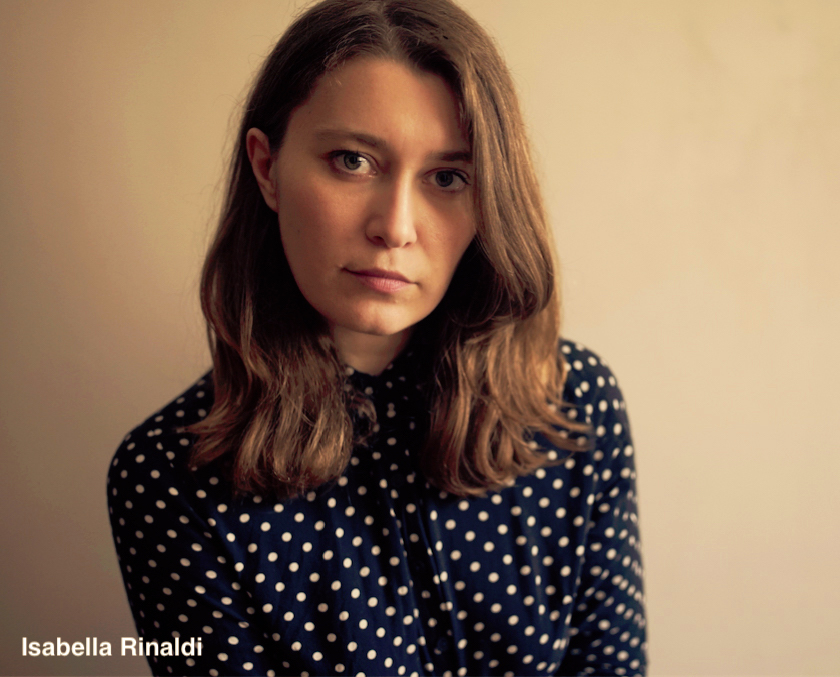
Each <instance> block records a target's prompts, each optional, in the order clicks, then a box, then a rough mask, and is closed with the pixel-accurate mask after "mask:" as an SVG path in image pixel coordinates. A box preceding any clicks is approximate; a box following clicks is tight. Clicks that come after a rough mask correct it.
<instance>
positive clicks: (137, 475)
mask: <svg viewBox="0 0 840 677" xmlns="http://www.w3.org/2000/svg"><path fill="white" fill-rule="evenodd" d="M212 405H213V381H212V372H208V373H207V374H205V375H204V376H203V377H201V378H200V379H199V380H198V381H196V382H195V383H194V384H193V385H192V386H190V387H189V388H188V389H187V390H186V391H184V392H183V393H182V394H181V395H179V396H178V397H177V398H175V399H174V400H172V401H171V402H170V403H169V404H167V405H166V406H164V407H163V408H162V409H160V410H158V411H157V412H155V413H154V414H152V415H151V416H149V418H147V419H146V420H145V421H143V423H141V424H140V425H138V426H137V427H136V428H134V429H133V430H132V431H131V432H129V433H128V435H126V436H125V437H124V438H123V441H122V443H121V444H120V446H119V448H118V449H117V451H116V453H115V454H114V456H113V458H112V460H111V465H110V468H109V470H108V503H109V506H110V508H111V514H112V515H114V513H115V511H117V512H119V511H122V510H123V509H124V508H125V500H126V499H125V497H126V496H132V495H133V496H135V500H136V499H140V500H141V501H142V498H141V497H142V495H143V494H148V495H147V496H145V497H144V498H146V499H151V498H153V497H154V496H155V495H156V494H170V495H176V493H177V487H178V486H179V485H183V484H184V483H185V482H188V481H189V476H190V474H191V473H190V472H189V468H188V462H189V457H190V452H191V450H192V444H193V440H194V436H193V435H192V434H191V433H189V432H187V431H186V428H187V427H188V426H190V425H192V424H193V423H196V422H198V421H200V420H201V419H202V418H204V417H205V416H207V413H208V412H209V411H210V408H211V407H212ZM173 492H175V493H173ZM129 502H130V500H129Z"/></svg>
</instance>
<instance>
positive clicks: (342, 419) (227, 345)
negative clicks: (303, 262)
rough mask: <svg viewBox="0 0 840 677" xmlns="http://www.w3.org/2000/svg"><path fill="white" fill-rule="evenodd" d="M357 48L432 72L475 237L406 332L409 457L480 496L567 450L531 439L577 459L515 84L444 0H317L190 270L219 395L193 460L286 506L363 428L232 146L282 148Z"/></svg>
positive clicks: (272, 76)
mask: <svg viewBox="0 0 840 677" xmlns="http://www.w3.org/2000/svg"><path fill="white" fill-rule="evenodd" d="M359 56H368V57H380V58H388V59H394V60H397V61H399V62H401V63H407V64H410V65H412V66H413V67H415V68H418V69H420V70H422V71H425V72H429V73H432V74H435V75H438V76H439V77H441V78H443V79H444V80H445V81H446V82H447V83H448V85H449V86H450V88H451V90H452V92H453V94H454V96H455V98H456V100H457V103H458V106H459V110H460V117H461V125H462V127H463V130H464V133H465V135H466V137H467V139H468V140H469V142H470V145H471V148H472V154H473V162H474V165H475V181H474V200H475V205H474V206H475V213H476V224H477V225H476V236H475V238H474V240H473V242H472V244H471V245H470V247H469V248H468V249H467V251H466V253H465V255H464V257H463V258H462V260H461V262H460V264H459V266H458V269H457V270H456V273H455V275H454V277H453V281H452V283H451V285H450V288H449V290H448V292H447V294H446V295H445V297H444V299H443V300H442V301H441V304H440V305H439V306H438V308H437V309H436V310H435V311H434V312H433V313H432V315H431V316H430V317H429V318H427V319H426V320H424V321H423V322H422V323H421V326H420V327H418V329H417V331H420V332H423V333H424V337H423V340H424V342H425V343H426V345H427V346H431V349H430V350H429V353H430V361H431V364H430V367H431V370H430V372H429V373H431V374H432V375H433V377H432V378H431V379H430V382H429V383H428V384H427V387H426V394H427V397H428V406H429V420H428V429H427V430H426V431H425V434H426V440H425V446H424V448H423V451H422V455H421V460H420V463H421V470H422V472H423V473H424V475H425V477H426V479H427V480H428V481H430V482H431V483H432V484H434V485H435V486H437V487H439V488H440V489H442V490H445V491H447V492H450V493H453V494H455V495H459V496H469V495H481V494H484V493H485V492H486V491H487V490H490V489H499V488H502V487H504V486H506V485H509V484H510V483H511V482H512V481H514V480H515V478H516V477H517V476H520V475H524V474H528V473H530V472H532V471H534V470H535V469H536V468H538V467H540V466H543V465H546V464H550V463H553V462H557V461H558V460H562V459H559V455H558V454H557V452H556V451H555V450H553V449H551V450H547V449H546V445H545V444H542V445H538V444H536V443H535V441H534V439H535V436H537V435H542V437H543V438H544V442H546V443H547V445H548V446H549V447H554V448H559V449H565V450H569V451H574V450H575V449H579V448H580V446H581V444H580V441H581V439H583V438H582V437H581V434H582V433H585V432H586V426H584V425H582V424H581V423H579V422H576V421H575V420H573V416H574V415H572V416H571V417H570V416H569V415H567V414H566V413H565V412H566V409H565V407H564V404H563V402H562V401H561V394H562V392H563V384H564V380H565V374H566V370H567V367H566V364H565V362H564V360H563V358H562V355H561V353H560V351H559V350H558V341H559V336H560V326H559V325H560V319H559V295H558V289H557V284H556V274H555V270H556V266H555V261H554V256H553V248H552V243H551V237H550V235H549V229H548V226H547V223H546V218H545V213H544V209H543V205H542V198H541V195H540V190H539V186H538V184H537V180H536V177H535V176H534V172H533V167H532V163H531V159H530V152H529V146H528V141H527V138H526V135H525V129H524V125H523V121H522V116H521V113H520V111H519V105H518V102H517V98H516V93H515V91H514V87H513V82H512V80H511V77H510V74H509V72H508V70H507V68H506V66H505V64H504V61H503V60H502V58H501V57H500V55H499V53H498V51H497V50H496V48H495V46H494V44H493V41H492V40H491V39H490V37H489V36H488V35H487V34H486V33H485V32H484V30H483V29H482V28H481V27H480V26H479V25H478V23H477V22H476V21H475V20H473V19H472V18H471V17H470V16H469V15H468V14H466V13H465V12H464V11H463V10H462V9H460V8H459V7H458V6H457V5H455V4H454V3H453V2H451V1H450V0H326V1H325V2H321V3H319V4H317V5H315V6H314V7H311V8H310V9H309V10H307V11H306V12H305V13H303V14H302V15H301V16H299V17H298V18H297V19H296V20H295V21H294V23H293V24H292V25H291V26H290V27H289V29H288V30H287V31H286V33H285V34H284V35H283V36H282V38H281V39H280V41H279V42H278V43H277V45H276V46H275V48H274V50H273V51H272V52H271V54H270V56H269V57H268V58H267V60H266V61H265V63H264V64H263V66H262V70H261V71H260V74H259V76H258V77H257V79H256V82H255V84H254V86H253V88H252V90H251V93H250V95H249V97H248V101H247V104H246V106H245V113H244V115H243V118H242V124H241V126H240V129H239V134H238V139H237V142H236V146H235V150H234V153H233V157H232V161H231V165H230V178H229V185H228V189H227V198H226V201H225V204H224V207H223V212H222V215H221V219H220V223H219V227H218V231H217V232H216V235H215V239H214V241H213V243H212V245H211V247H210V250H209V252H208V254H207V259H206V261H205V264H204V269H203V273H202V281H201V305H202V310H203V312H204V316H205V318H206V320H207V327H208V337H209V340H210V347H211V351H212V355H213V381H214V386H215V402H214V405H213V407H212V409H211V411H210V413H209V415H208V416H207V417H206V418H205V419H204V420H202V421H200V422H199V423H197V424H195V425H193V426H192V427H191V428H190V430H191V431H192V432H193V433H196V435H197V440H196V444H195V446H194V451H193V455H192V463H193V464H194V465H196V466H200V465H203V464H205V463H208V462H210V461H213V460H214V459H217V458H219V457H222V456H224V457H225V458H226V460H227V462H229V464H230V468H231V474H232V479H233V484H234V487H235V488H236V490H238V491H240V492H247V493H263V492H271V493H274V494H275V495H277V496H279V497H280V498H287V497H292V496H296V495H299V494H301V493H302V492H305V491H307V490H309V489H312V488H315V487H317V486H319V485H321V484H324V483H326V482H330V481H332V480H335V479H337V478H338V477H339V476H340V475H341V474H342V472H343V471H344V469H345V468H346V466H347V464H348V462H349V460H350V456H351V453H352V449H353V446H354V445H355V444H359V443H363V441H364V437H365V434H366V432H367V431H369V430H370V423H371V422H372V419H373V418H374V417H375V412H374V410H373V407H372V406H371V405H370V403H369V402H367V401H366V398H365V397H364V395H363V394H361V393H358V392H356V391H355V390H354V389H353V388H352V387H349V388H348V387H347V377H346V375H345V374H346V370H345V367H344V365H342V364H341V362H340V360H339V358H338V356H337V353H336V350H335V346H334V344H333V342H332V339H331V337H330V334H329V331H328V329H327V327H326V324H325V322H324V320H323V318H321V317H320V316H319V315H318V313H317V312H316V311H315V310H314V309H313V308H312V307H311V306H310V305H309V304H308V303H307V302H306V300H305V299H304V298H303V296H302V295H301V293H300V291H299V290H298V288H297V285H296V283H295V281H294V278H293V277H292V274H291V272H290V270H289V266H288V263H287V261H286V258H285V255H284V253H283V247H282V244H281V241H280V232H279V227H278V223H277V215H276V213H275V212H274V211H272V210H271V209H269V207H268V206H267V205H266V203H265V201H264V200H263V197H262V195H261V194H260V191H259V188H258V186H257V182H256V180H255V178H254V175H253V173H252V170H251V165H250V163H249V160H248V155H247V150H246V142H245V140H246V134H247V132H248V130H249V129H251V128H252V127H256V128H258V129H260V130H262V131H263V132H264V133H265V134H266V135H267V137H268V139H269V143H270V147H271V151H272V152H277V150H278V149H279V148H280V145H281V144H282V142H283V136H284V134H285V131H286V127H287V124H288V121H289V117H290V115H291V114H292V112H293V111H294V110H295V108H296V107H297V106H299V105H301V104H302V103H304V102H305V101H306V100H307V98H308V97H309V95H310V93H311V92H312V89H313V87H314V86H315V85H316V83H317V81H318V78H319V77H320V76H322V75H323V74H325V73H327V72H330V71H331V70H333V69H335V68H337V67H339V66H341V65H342V64H344V63H346V62H347V61H348V60H350V59H353V58H356V57H359ZM416 333H417V332H415V334H416ZM365 423H367V425H365ZM572 432H574V433H575V434H570V433H572Z"/></svg>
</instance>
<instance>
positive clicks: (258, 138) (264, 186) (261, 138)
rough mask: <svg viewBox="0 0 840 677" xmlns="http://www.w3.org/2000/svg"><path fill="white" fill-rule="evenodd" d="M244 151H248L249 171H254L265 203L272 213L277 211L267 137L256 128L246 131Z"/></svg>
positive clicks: (271, 160)
mask: <svg viewBox="0 0 840 677" xmlns="http://www.w3.org/2000/svg"><path fill="white" fill-rule="evenodd" d="M245 149H246V150H247V151H248V160H249V161H250V163H251V169H252V170H253V171H254V178H256V179H257V185H258V186H259V187H260V192H261V193H262V196H263V199H264V200H265V203H266V204H267V205H268V206H269V208H270V209H271V210H272V211H275V212H276V211H277V193H276V191H275V188H276V186H275V185H274V180H275V177H274V172H272V171H271V168H272V166H273V164H274V158H272V157H271V147H270V144H269V142H268V137H267V136H266V135H265V134H264V133H263V132H262V131H261V130H259V129H257V128H256V127H252V128H251V129H249V130H248V133H247V134H246V136H245Z"/></svg>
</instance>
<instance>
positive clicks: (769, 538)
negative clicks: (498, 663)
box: [0, 0, 840, 675]
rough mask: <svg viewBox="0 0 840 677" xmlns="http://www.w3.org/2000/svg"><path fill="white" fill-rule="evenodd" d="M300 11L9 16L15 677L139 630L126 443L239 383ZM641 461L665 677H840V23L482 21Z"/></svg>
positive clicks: (12, 12) (2, 551)
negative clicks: (253, 112)
mask: <svg viewBox="0 0 840 677" xmlns="http://www.w3.org/2000/svg"><path fill="white" fill-rule="evenodd" d="M301 4H302V3H300V2H278V1H272V2H265V1H263V2H247V3H240V2H236V3H234V2H218V1H215V0H213V1H207V0H204V1H202V2H196V1H189V2H178V3H175V2H161V1H159V0H156V1H148V0H144V1H143V2H89V1H85V0H78V1H76V2H56V1H31V0H25V1H23V2H11V1H9V0H0V257H1V262H2V265H0V312H1V313H2V315H1V317H2V325H0V327H2V333H0V339H1V340H2V344H1V345H0V348H1V350H0V379H1V382H2V390H0V422H1V423H2V427H1V428H0V435H1V437H0V449H2V464H1V465H0V515H2V518H0V524H2V533H0V672H1V673H3V674H68V675H69V674H97V673H98V674H109V673H110V674H147V670H146V667H145V663H144V662H143V661H142V660H141V659H134V660H132V659H122V658H115V659H111V660H110V661H109V660H107V659H84V658H75V659H64V660H63V661H61V660H55V661H53V662H50V660H49V659H43V658H27V659H23V658H21V657H20V646H21V637H22V636H24V635H26V636H28V637H30V638H32V639H39V640H42V641H46V640H48V639H53V640H54V638H55V637H56V636H57V635H58V636H61V637H62V638H71V639H78V638H83V637H84V636H98V637H100V638H102V639H110V640H112V641H118V638H119V637H120V636H121V635H130V634H131V633H132V632H133V625H132V622H131V619H130V615H129V611H128V605H127V603H126V601H125V598H124V595H123V591H122V584H121V581H120V577H119V572H118V569H117V566H116V558H115V556H114V554H113V550H112V546H111V540H110V533H109V528H108V522H107V515H106V508H105V488H104V482H105V472H106V467H107V464H108V461H109V458H110V455H111V454H112V453H113V451H114V449H115V448H116V446H117V444H118V443H119V441H120V439H121V437H122V436H123V435H124V434H125V433H126V432H127V431H128V430H129V429H130V428H131V427H133V426H134V425H135V424H137V423H139V422H140V421H141V420H142V419H143V418H145V417H146V416H147V415H148V414H150V413H151V412H153V411H154V410H155V409H156V408H157V407H159V406H161V405H162V404H164V403H165V402H167V401H168V400H169V399H171V397H173V396H174V395H176V394H177V393H178V392H180V390H181V389H182V388H184V387H185V386H186V385H188V384H189V383H190V382H191V381H193V380H194V379H195V378H196V377H197V376H198V375H199V374H200V373H201V372H202V370H203V369H205V368H206V366H207V365H208V364H209V361H208V356H207V351H206V348H205V345H204V337H203V334H202V331H203V328H202V323H201V320H200V316H199V312H198V305H197V302H196V287H197V283H196V281H197V274H198V268H199V265H200V260H201V255H202V252H203V250H204V247H205V243H206V240H207V233H208V223H210V222H211V221H212V218H213V215H214V214H215V209H216V206H217V203H218V200H219V194H218V190H217V185H218V183H219V179H220V177H221V173H222V158H223V157H224V153H223V148H226V143H227V142H226V139H227V138H228V129H229V119H230V116H231V115H232V112H233V111H235V109H236V106H237V104H238V102H239V101H240V99H241V96H242V94H243V92H244V88H245V86H246V84H247V83H248V81H249V79H250V77H251V75H252V73H253V72H254V70H255V69H256V68H257V66H258V65H259V63H260V61H261V58H262V57H263V56H264V55H265V54H266V53H267V51H268V50H269V48H270V46H271V45H272V44H273V41H274V40H275V39H276V37H277V36H278V34H279V33H281V32H282V30H283V29H284V27H285V26H286V24H287V22H288V20H289V17H290V16H291V15H292V14H293V12H294V11H295V10H296V8H298V7H299V6H300V5H301ZM464 4H465V5H466V6H467V7H468V8H469V9H470V10H471V11H473V12H474V14H475V15H476V16H477V17H478V18H479V19H480V20H481V21H483V22H484V23H485V25H486V26H487V27H488V28H489V29H490V31H491V32H492V33H493V34H494V35H495V36H496V37H497V38H498V40H499V42H500V44H501V47H502V49H503V51H504V52H505V54H506V55H507V57H508V59H509V63H510V66H511V68H512V70H513V72H514V74H515V77H516V79H517V81H518V83H519V86H520V90H521V94H522V100H523V105H524V108H525V110H526V113H527V117H528V120H529V123H530V126H531V133H532V137H533V141H534V144H535V146H536V149H537V158H538V162H539V169H540V172H541V175H542V177H543V181H544V188H545V193H546V198H547V201H548V205H549V208H550V212H551V215H552V218H553V222H554V223H555V225H556V229H557V234H558V240H559V250H560V254H561V258H562V262H563V265H564V272H563V279H564V285H565V322H566V330H567V334H568V335H569V336H571V337H573V338H576V339H578V340H580V341H582V342H584V343H586V344H587V345H589V346H590V347H592V348H593V349H594V350H596V351H597V352H600V353H601V354H602V355H604V356H605V357H606V359H607V360H608V361H609V362H610V363H611V365H612V367H613V368H614V370H615V371H616V373H617V374H618V376H619V379H620V382H621V384H622V386H623V388H624V391H625V395H626V396H627V399H628V402H629V407H630V414H631V420H632V423H633V426H634V433H635V436H636V447H637V449H638V456H637V457H638V464H639V477H640V481H639V484H640V492H641V519H642V529H643V537H644V541H645V550H644V554H645V562H646V569H647V598H648V610H649V631H650V657H651V665H652V668H651V674H652V675H723V674H726V675H741V674H744V675H745V674H762V675H782V674H785V675H788V674H802V675H817V674H838V673H840V651H838V649H837V648H836V646H837V637H838V635H840V611H838V609H840V586H839V585H838V576H837V572H838V564H837V562H838V560H839V559H840V498H838V496H840V489H838V478H840V453H838V452H840V443H838V433H840V430H838V428H840V416H838V411H840V398H839V397H838V380H839V377H840V360H838V350H837V342H838V330H840V320H839V319H838V307H840V303H838V296H840V294H838V292H839V291H840V289H839V287H840V284H838V281H839V280H840V275H838V273H837V271H836V266H835V260H836V259H837V257H838V254H840V40H838V35H840V3H838V2H835V1H833V0H827V1H825V2H820V1H814V0H796V1H791V2H777V1H773V0H758V1H755V2H747V1H741V0H733V1H725V2H710V1H705V2H697V1H694V0H684V1H672V0H669V1H662V2H654V1H650V0H642V1H634V2H608V3H605V2H598V1H594V2H593V1H591V0H575V1H569V2H566V1H563V0H556V1H552V0H541V1H537V0H530V1H524V0H519V1H517V2H502V1H501V0H469V1H465V3H464Z"/></svg>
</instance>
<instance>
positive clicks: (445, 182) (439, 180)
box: [434, 169, 468, 193]
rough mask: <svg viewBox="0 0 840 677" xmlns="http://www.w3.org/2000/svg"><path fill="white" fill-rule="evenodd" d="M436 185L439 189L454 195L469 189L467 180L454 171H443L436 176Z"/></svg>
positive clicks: (436, 173)
mask: <svg viewBox="0 0 840 677" xmlns="http://www.w3.org/2000/svg"><path fill="white" fill-rule="evenodd" d="M434 183H435V185H436V186H437V187H438V188H441V189H443V190H445V191H446V192H449V193H452V192H457V191H460V190H463V189H464V188H466V187H467V185H468V184H467V180H466V178H464V176H462V175H461V172H458V171H455V170H454V169H441V170H440V171H437V172H435V174H434Z"/></svg>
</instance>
